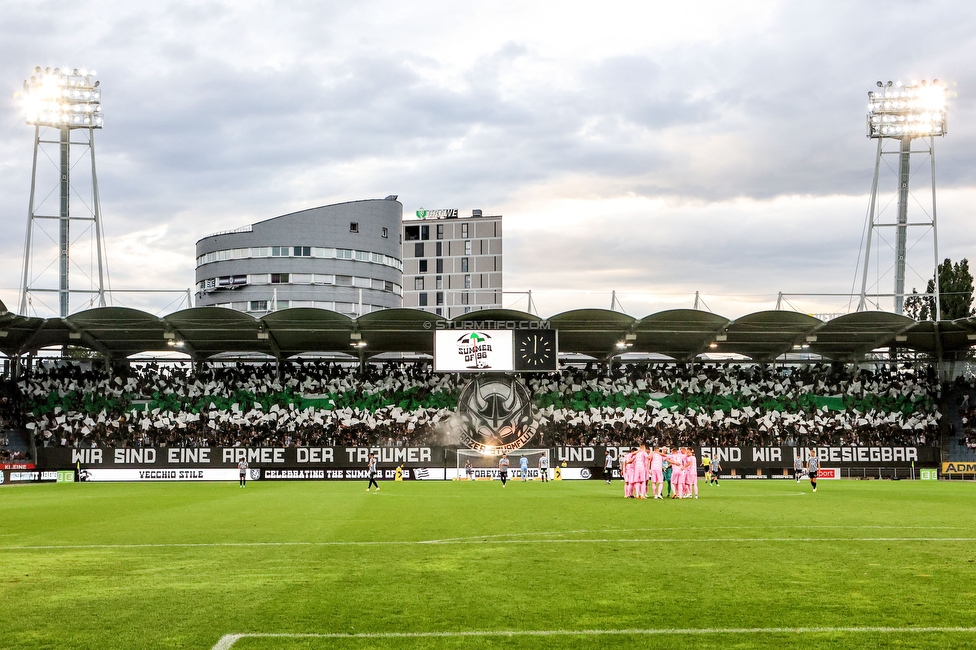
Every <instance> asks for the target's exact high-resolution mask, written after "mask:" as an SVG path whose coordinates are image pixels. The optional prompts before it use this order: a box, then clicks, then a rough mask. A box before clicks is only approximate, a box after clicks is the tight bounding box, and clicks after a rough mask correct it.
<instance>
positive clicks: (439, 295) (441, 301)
mask: <svg viewBox="0 0 976 650" xmlns="http://www.w3.org/2000/svg"><path fill="white" fill-rule="evenodd" d="M436 300H437V304H438V305H443V304H444V292H443V291H438V292H437V296H436Z"/></svg>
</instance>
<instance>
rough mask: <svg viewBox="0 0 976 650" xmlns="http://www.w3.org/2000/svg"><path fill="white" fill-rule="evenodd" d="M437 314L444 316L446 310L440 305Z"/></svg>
mask: <svg viewBox="0 0 976 650" xmlns="http://www.w3.org/2000/svg"><path fill="white" fill-rule="evenodd" d="M437 315H438V316H443V315H444V310H443V309H441V308H440V307H438V308H437Z"/></svg>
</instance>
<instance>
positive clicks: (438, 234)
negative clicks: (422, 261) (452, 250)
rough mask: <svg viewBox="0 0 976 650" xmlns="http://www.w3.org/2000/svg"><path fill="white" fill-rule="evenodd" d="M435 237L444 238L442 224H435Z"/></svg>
mask: <svg viewBox="0 0 976 650" xmlns="http://www.w3.org/2000/svg"><path fill="white" fill-rule="evenodd" d="M437 238H438V239H444V224H442V223H439V224H437Z"/></svg>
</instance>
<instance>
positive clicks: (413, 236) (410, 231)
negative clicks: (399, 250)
mask: <svg viewBox="0 0 976 650" xmlns="http://www.w3.org/2000/svg"><path fill="white" fill-rule="evenodd" d="M403 234H404V235H405V236H406V240H407V241H417V240H418V239H420V226H406V227H405V228H404V229H403Z"/></svg>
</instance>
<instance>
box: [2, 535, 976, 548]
mask: <svg viewBox="0 0 976 650" xmlns="http://www.w3.org/2000/svg"><path fill="white" fill-rule="evenodd" d="M479 540H483V541H479ZM726 542H728V543H749V542H976V537H697V538H696V537H689V538H684V539H667V538H630V539H627V538H622V539H613V538H609V537H601V538H579V539H489V538H472V539H469V540H446V541H441V540H422V541H415V542H410V541H385V542H383V541H380V542H199V543H197V542H172V543H153V544H43V545H35V546H31V545H24V546H0V551H43V550H73V549H74V550H83V549H141V548H248V547H261V546H309V547H312V546H462V545H467V546H476V545H490V544H716V543H726Z"/></svg>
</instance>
